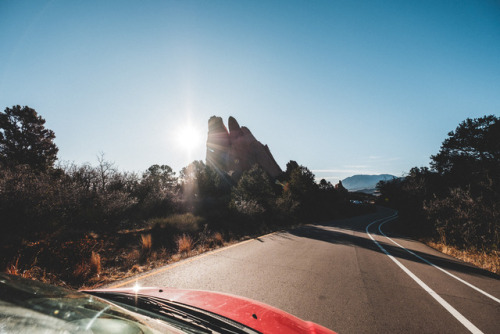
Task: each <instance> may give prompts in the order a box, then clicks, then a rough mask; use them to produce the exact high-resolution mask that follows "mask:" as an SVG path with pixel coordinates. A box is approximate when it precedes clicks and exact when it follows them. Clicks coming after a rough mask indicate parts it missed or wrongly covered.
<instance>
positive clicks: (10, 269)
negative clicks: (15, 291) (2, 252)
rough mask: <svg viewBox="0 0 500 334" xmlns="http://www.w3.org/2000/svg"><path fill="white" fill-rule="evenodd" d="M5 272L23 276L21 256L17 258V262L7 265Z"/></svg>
mask: <svg viewBox="0 0 500 334" xmlns="http://www.w3.org/2000/svg"><path fill="white" fill-rule="evenodd" d="M5 272H6V273H7V274H10V275H15V276H21V271H20V270H19V257H18V258H17V259H16V262H13V263H11V264H9V265H8V266H7V269H6V270H5Z"/></svg>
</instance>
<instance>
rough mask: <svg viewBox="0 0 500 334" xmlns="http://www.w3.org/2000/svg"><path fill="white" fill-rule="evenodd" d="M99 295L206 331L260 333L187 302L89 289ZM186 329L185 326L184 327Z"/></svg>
mask: <svg viewBox="0 0 500 334" xmlns="http://www.w3.org/2000/svg"><path fill="white" fill-rule="evenodd" d="M87 293H89V294H92V295H94V296H97V297H101V298H104V299H106V300H109V301H113V302H118V303H120V304H125V305H127V306H129V307H132V308H134V310H135V311H136V312H140V311H141V310H146V311H148V312H151V313H154V314H157V315H161V316H166V317H168V318H169V319H172V320H175V321H179V322H182V323H188V324H189V325H192V326H195V327H197V328H196V329H197V330H198V331H200V330H201V331H202V332H205V333H214V332H215V333H228V334H229V333H230V334H255V333H259V332H257V331H255V330H253V329H251V328H249V327H246V326H245V325H243V324H241V323H239V322H236V321H234V320H231V319H228V318H225V317H222V316H220V315H218V314H215V313H212V312H208V311H205V310H202V309H199V308H195V307H192V306H189V305H186V304H182V303H177V302H174V301H170V300H166V299H163V298H158V297H152V296H147V295H140V294H139V295H136V294H129V293H115V292H96V291H87ZM183 329H185V328H183Z"/></svg>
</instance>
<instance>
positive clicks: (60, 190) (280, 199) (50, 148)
mask: <svg viewBox="0 0 500 334" xmlns="http://www.w3.org/2000/svg"><path fill="white" fill-rule="evenodd" d="M44 124H45V120H44V119H43V118H42V117H41V116H40V115H38V113H37V112H36V111H35V110H34V109H31V108H29V107H20V106H13V107H12V108H6V109H5V111H4V112H3V113H0V217H1V219H0V231H1V233H0V244H1V247H2V249H1V252H0V268H1V269H2V270H5V271H7V272H9V273H12V274H16V275H21V276H24V277H30V278H34V279H39V280H43V281H47V282H50V283H54V284H58V285H66V286H72V287H77V288H78V287H81V286H83V285H86V286H92V285H99V284H102V283H105V282H109V281H112V280H115V279H119V278H124V277H126V276H130V275H133V274H136V273H139V272H142V271H144V270H148V269H152V268H154V267H156V266H159V265H162V264H166V263H170V262H173V261H177V260H179V259H181V258H183V257H186V256H191V255H194V254H198V253H201V252H204V251H206V250H208V249H213V248H216V247H220V246H222V245H224V244H227V243H230V242H233V241H237V240H241V239H244V238H248V237H252V236H257V235H260V234H262V233H266V232H270V231H273V230H278V229H282V228H285V227H288V226H291V225H294V224H298V223H302V222H310V221H316V220H326V219H332V218H337V217H344V216H349V215H355V214H360V213H364V212H368V211H370V210H373V207H371V206H369V205H359V204H357V205H354V204H351V203H350V201H349V200H350V197H349V193H348V192H347V190H346V189H345V188H344V187H343V186H342V184H341V183H339V184H337V185H332V184H331V183H330V182H327V181H326V180H320V182H316V180H315V176H314V174H313V173H312V172H311V171H310V170H309V169H308V168H307V167H305V166H301V165H299V164H298V163H297V162H295V161H290V162H289V163H288V164H287V166H286V171H285V172H284V173H283V174H282V175H280V176H279V177H278V178H277V179H271V178H270V177H269V175H267V174H266V173H265V172H264V170H262V169H261V168H260V167H259V166H258V165H255V166H254V167H253V168H251V169H250V170H248V171H246V172H245V173H243V175H242V176H241V177H240V178H239V179H238V180H233V179H232V178H231V177H229V175H227V174H226V173H224V172H223V171H220V170H217V169H215V168H213V167H212V166H209V165H206V164H205V163H203V162H202V161H193V162H192V163H191V164H189V165H188V166H186V167H184V168H183V169H182V170H181V171H180V173H179V175H176V173H175V172H174V171H173V170H172V168H170V167H169V166H168V165H166V164H155V165H152V166H151V167H149V168H148V169H147V170H146V171H144V172H143V173H140V174H137V173H129V172H122V171H119V169H118V168H117V166H115V165H114V164H113V163H112V162H109V161H107V160H106V159H105V156H104V154H100V155H99V156H98V157H97V164H95V165H91V164H82V165H77V164H74V163H57V152H58V149H57V146H56V145H55V143H54V138H55V134H54V132H53V131H51V130H49V129H46V128H45V127H44Z"/></svg>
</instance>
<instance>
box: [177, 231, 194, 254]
mask: <svg viewBox="0 0 500 334" xmlns="http://www.w3.org/2000/svg"><path fill="white" fill-rule="evenodd" d="M192 248H193V239H192V238H191V237H190V236H189V235H186V234H183V235H182V236H180V237H178V238H177V250H178V251H179V253H181V254H185V255H188V254H189V253H190V252H191V249H192Z"/></svg>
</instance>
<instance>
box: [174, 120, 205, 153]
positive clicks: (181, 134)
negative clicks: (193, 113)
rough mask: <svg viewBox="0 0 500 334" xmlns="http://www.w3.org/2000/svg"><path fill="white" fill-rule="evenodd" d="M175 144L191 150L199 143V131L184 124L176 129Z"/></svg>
mask: <svg viewBox="0 0 500 334" xmlns="http://www.w3.org/2000/svg"><path fill="white" fill-rule="evenodd" d="M176 137H177V144H178V145H179V147H181V148H183V149H185V150H192V149H194V148H196V146H198V145H200V141H201V136H200V132H199V131H198V130H197V129H196V128H195V127H193V126H192V125H184V126H183V127H181V128H179V129H178V130H177V136H176Z"/></svg>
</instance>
